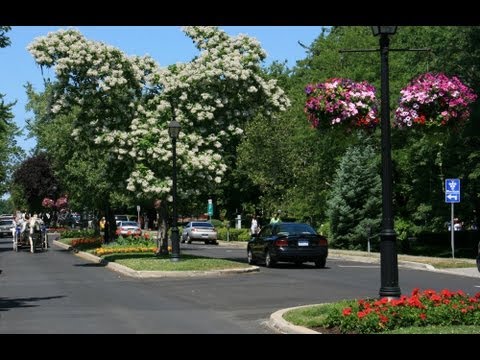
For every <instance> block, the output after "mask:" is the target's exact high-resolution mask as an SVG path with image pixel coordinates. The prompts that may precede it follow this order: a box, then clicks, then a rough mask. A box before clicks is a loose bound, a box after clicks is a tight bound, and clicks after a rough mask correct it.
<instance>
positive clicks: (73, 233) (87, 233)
mask: <svg viewBox="0 0 480 360" xmlns="http://www.w3.org/2000/svg"><path fill="white" fill-rule="evenodd" d="M94 234H95V233H94V230H92V229H89V230H66V231H63V232H62V239H68V238H88V237H94V236H95V235H94Z"/></svg>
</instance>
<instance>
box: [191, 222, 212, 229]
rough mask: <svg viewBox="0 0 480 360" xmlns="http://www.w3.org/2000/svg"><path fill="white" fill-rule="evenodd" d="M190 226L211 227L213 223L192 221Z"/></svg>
mask: <svg viewBox="0 0 480 360" xmlns="http://www.w3.org/2000/svg"><path fill="white" fill-rule="evenodd" d="M192 227H204V228H213V225H212V224H210V223H205V222H201V223H192Z"/></svg>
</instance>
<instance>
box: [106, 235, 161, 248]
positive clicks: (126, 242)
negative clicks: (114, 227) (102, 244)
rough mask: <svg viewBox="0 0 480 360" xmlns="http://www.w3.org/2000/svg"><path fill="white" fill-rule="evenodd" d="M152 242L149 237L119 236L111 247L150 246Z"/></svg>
mask: <svg viewBox="0 0 480 360" xmlns="http://www.w3.org/2000/svg"><path fill="white" fill-rule="evenodd" d="M153 244H154V241H153V240H152V239H150V237H149V236H119V237H118V238H117V239H116V240H115V242H114V243H113V244H111V245H108V246H109V247H112V246H151V245H153Z"/></svg>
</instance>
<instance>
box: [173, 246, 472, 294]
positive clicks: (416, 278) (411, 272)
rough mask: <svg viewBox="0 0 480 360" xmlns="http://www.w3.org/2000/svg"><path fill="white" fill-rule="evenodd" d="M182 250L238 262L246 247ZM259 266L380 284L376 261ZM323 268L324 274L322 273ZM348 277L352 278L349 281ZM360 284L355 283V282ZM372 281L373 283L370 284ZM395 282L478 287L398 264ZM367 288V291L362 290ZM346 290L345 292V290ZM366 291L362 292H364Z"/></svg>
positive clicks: (373, 290) (408, 287)
mask: <svg viewBox="0 0 480 360" xmlns="http://www.w3.org/2000/svg"><path fill="white" fill-rule="evenodd" d="M183 245H184V244H182V251H185V253H189V254H194V255H201V256H210V257H221V258H225V259H230V260H235V261H239V262H242V263H246V262H247V254H246V249H237V248H225V247H218V246H212V245H200V244H198V245H195V244H189V245H187V246H183ZM259 266H260V272H266V273H271V274H272V275H274V274H278V275H281V276H282V277H285V278H289V277H290V276H293V277H298V278H297V281H302V279H305V281H307V282H308V281H311V280H315V279H317V278H318V276H319V274H322V275H321V279H322V281H330V280H333V281H340V280H341V279H342V281H344V283H343V285H344V286H347V287H351V286H353V288H355V289H358V291H359V292H360V293H359V295H358V296H373V297H377V296H378V291H379V288H380V265H379V264H368V263H360V262H353V261H347V260H341V259H327V265H326V268H325V269H317V268H315V267H314V264H313V263H304V264H303V265H302V266H296V265H295V264H290V263H279V264H277V267H276V268H266V267H265V266H263V264H262V265H259ZM322 271H324V272H325V274H326V275H325V274H323V273H322ZM349 279H354V281H353V283H354V284H352V283H351V282H350V281H349ZM357 282H358V283H359V284H361V286H360V287H357V286H356V284H355V283H357ZM372 283H373V287H372V286H371V284H372ZM399 285H400V289H401V291H402V294H406V295H407V294H410V293H411V292H412V290H413V289H415V288H420V289H422V290H424V289H434V290H442V289H450V290H463V291H465V292H467V293H469V294H474V293H476V292H478V291H480V287H479V286H480V278H478V279H476V278H470V277H465V276H458V275H450V274H445V273H436V272H432V271H425V270H417V269H409V268H405V267H402V266H400V267H399ZM364 289H368V291H366V292H365V291H364ZM347 293H348V292H347ZM364 294H366V295H364Z"/></svg>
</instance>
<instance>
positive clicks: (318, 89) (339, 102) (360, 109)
mask: <svg viewBox="0 0 480 360" xmlns="http://www.w3.org/2000/svg"><path fill="white" fill-rule="evenodd" d="M305 93H306V95H307V101H306V103H305V108H304V111H305V113H306V114H307V118H308V120H309V121H310V123H311V124H312V126H313V127H314V128H329V127H332V126H337V125H339V124H347V125H348V126H350V127H359V128H373V127H375V126H376V125H378V123H379V119H378V116H377V102H376V98H375V87H374V86H373V85H371V84H369V83H368V82H366V81H362V82H360V83H357V82H354V81H352V80H350V79H342V78H334V79H330V80H327V81H326V82H324V83H318V84H309V85H307V86H306V88H305Z"/></svg>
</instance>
